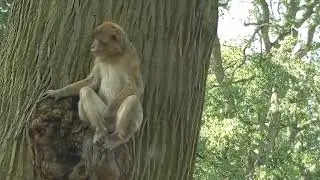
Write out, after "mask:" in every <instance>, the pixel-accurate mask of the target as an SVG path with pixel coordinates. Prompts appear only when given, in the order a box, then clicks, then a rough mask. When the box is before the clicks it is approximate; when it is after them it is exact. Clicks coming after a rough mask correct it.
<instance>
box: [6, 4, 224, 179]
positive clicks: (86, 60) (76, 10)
mask: <svg viewBox="0 0 320 180" xmlns="http://www.w3.org/2000/svg"><path fill="white" fill-rule="evenodd" d="M217 2H218V0H215V1H208V0H162V1H156V0H130V1H123V0H106V1H89V0H84V1H80V0H69V1H59V0H50V1H46V0H38V1H35V0H23V1H19V2H17V3H16V4H14V5H13V10H12V15H11V18H10V20H9V22H10V25H9V33H8V34H7V38H6V41H5V42H4V43H3V46H2V49H1V54H0V55H1V59H0V77H1V78H0V126H1V127H2V129H1V130H0V179H14V180H18V179H65V178H66V177H67V175H68V174H69V173H70V172H71V170H72V168H73V166H74V165H75V164H76V163H77V162H78V161H79V158H80V157H79V153H81V148H83V141H84V140H85V139H86V138H87V135H88V134H89V136H90V130H88V128H86V127H85V126H83V125H81V124H80V122H79V120H78V117H77V109H76V103H77V97H75V98H67V99H65V100H62V101H58V102H54V101H53V100H49V99H45V100H41V94H42V93H43V92H44V91H45V90H47V89H48V88H60V87H62V86H65V85H66V84H69V83H71V82H73V81H76V80H79V79H81V78H83V77H85V75H87V73H88V72H89V70H90V64H91V56H90V52H89V48H90V43H91V32H92V30H93V28H94V27H96V26H97V25H98V24H99V23H101V22H102V20H105V19H108V20H112V21H114V22H116V23H118V24H120V25H121V26H122V27H123V28H124V29H125V30H126V31H127V33H128V34H129V38H130V39H131V41H132V42H133V44H134V45H135V46H136V48H137V50H138V52H139V55H140V56H141V58H142V62H143V63H142V72H143V76H144V82H145V86H146V88H145V95H144V102H143V104H144V122H143V125H142V128H141V130H140V131H139V132H138V133H137V134H136V136H135V138H134V139H133V140H132V141H130V142H129V143H128V144H127V145H124V146H122V147H120V148H119V149H116V150H115V151H116V152H115V156H116V162H117V164H118V166H119V167H120V173H121V177H122V179H129V176H132V177H131V178H132V179H139V180H143V179H145V180H151V179H152V180H157V179H159V180H162V179H173V180H177V179H191V178H192V165H193V159H194V154H195V147H196V142H197V136H198V132H199V124H200V117H201V112H202V106H203V98H204V86H205V80H206V74H207V69H208V63H209V57H210V56H209V55H210V52H211V49H212V45H213V40H214V39H215V36H216V28H217V27H216V26H217ZM48 142H50V143H49V144H48ZM127 155H129V156H127Z"/></svg>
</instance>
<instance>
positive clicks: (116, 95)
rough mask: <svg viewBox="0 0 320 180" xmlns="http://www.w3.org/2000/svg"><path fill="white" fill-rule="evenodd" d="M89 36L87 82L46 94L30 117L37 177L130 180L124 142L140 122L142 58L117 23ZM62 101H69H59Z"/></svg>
mask: <svg viewBox="0 0 320 180" xmlns="http://www.w3.org/2000/svg"><path fill="white" fill-rule="evenodd" d="M93 37H94V41H93V44H92V47H91V52H92V54H93V57H94V67H93V69H92V71H91V73H90V74H89V75H88V77H87V78H85V79H83V80H81V81H78V82H75V83H73V84H70V85H68V86H66V87H63V88H61V89H57V90H48V91H47V92H46V93H45V95H46V96H45V99H44V100H43V101H41V102H39V103H38V104H37V107H36V108H35V110H34V112H33V116H32V117H33V118H31V119H32V120H31V124H30V127H29V137H30V142H31V145H32V149H33V151H34V155H35V166H36V170H37V171H38V172H36V174H38V175H39V176H40V177H41V178H44V179H68V178H69V179H74V180H79V179H101V180H102V179H110V180H111V179H114V180H118V179H126V177H127V176H129V174H128V172H129V171H128V170H129V164H130V163H129V161H130V159H129V157H130V156H129V152H128V148H127V147H126V146H127V145H125V143H126V142H128V140H129V139H130V138H131V137H132V136H133V135H134V133H135V132H137V130H138V129H139V128H140V126H141V123H142V120H143V110H142V105H141V98H142V95H143V89H144V86H143V82H142V77H141V73H140V68H139V66H140V59H139V57H138V54H137V52H136V49H135V48H134V46H133V45H132V43H131V42H130V41H129V39H128V37H127V35H126V33H125V31H124V30H123V29H122V28H121V27H120V26H119V25H117V24H115V23H112V22H108V21H106V22H104V23H102V24H101V25H100V26H98V27H97V28H96V29H95V31H94V34H93ZM73 96H75V97H73ZM76 96H79V101H78V99H77V98H76ZM46 97H48V98H46ZM50 97H52V98H54V99H55V100H51V99H50ZM66 97H72V98H71V100H69V99H66V100H61V101H57V100H59V99H62V98H66ZM77 104H78V105H77ZM77 112H79V113H77ZM79 119H80V120H82V121H79Z"/></svg>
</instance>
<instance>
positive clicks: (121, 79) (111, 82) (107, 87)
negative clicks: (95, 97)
mask: <svg viewBox="0 0 320 180" xmlns="http://www.w3.org/2000/svg"><path fill="white" fill-rule="evenodd" d="M101 77H102V79H101V85H100V89H99V95H100V97H101V98H102V99H103V100H104V101H105V102H106V103H109V102H110V101H112V99H114V98H115V97H116V95H117V93H118V92H119V91H120V90H121V89H122V88H123V86H124V84H125V83H126V80H127V78H126V76H125V75H124V74H122V73H119V72H117V71H112V70H110V71H108V72H106V73H104V74H102V76H101Z"/></svg>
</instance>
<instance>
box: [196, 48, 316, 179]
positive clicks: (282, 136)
mask: <svg viewBox="0 0 320 180" xmlns="http://www.w3.org/2000/svg"><path fill="white" fill-rule="evenodd" d="M222 53H223V62H224V64H225V67H227V68H226V76H227V80H226V81H225V83H223V84H221V85H218V84H215V82H216V81H215V77H214V76H213V75H209V77H208V82H207V91H206V101H205V109H204V112H203V125H202V129H201V133H200V139H199V147H198V157H197V159H196V170H195V175H194V176H195V179H223V178H226V177H228V178H229V179H244V178H248V176H250V174H253V175H252V176H253V177H254V178H255V179H279V178H280V179H283V178H287V179H297V177H306V178H308V179H310V178H311V179H316V177H320V171H319V167H320V163H319V159H320V129H319V125H320V123H319V109H320V107H319V106H320V101H319V100H320V99H319V97H320V96H319V93H320V92H319V88H320V81H319V80H320V76H319V74H318V73H316V72H317V71H319V65H320V64H319V62H308V63H307V62H304V61H301V60H300V59H295V58H292V57H291V54H290V53H285V52H283V49H279V50H277V51H274V52H273V54H272V56H271V55H268V54H253V55H251V56H250V57H249V58H248V59H247V61H246V62H245V63H243V62H242V56H241V50H240V49H239V48H235V47H225V48H224V49H223V52H222ZM240 65H241V66H240ZM250 77H253V78H250ZM273 89H274V91H275V93H276V94H277V97H278V99H277V101H278V104H279V109H278V110H277V111H278V112H279V116H276V115H273V118H270V117H269V116H270V114H271V113H270V111H271V110H270V107H271V106H272V103H271V102H270V99H271V95H272V90H273Z"/></svg>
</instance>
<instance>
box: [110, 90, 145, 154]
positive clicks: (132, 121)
mask: <svg viewBox="0 0 320 180" xmlns="http://www.w3.org/2000/svg"><path fill="white" fill-rule="evenodd" d="M142 119H143V110H142V105H141V103H140V101H139V99H138V97H137V96H136V95H131V96H129V97H127V98H126V99H125V100H124V101H123V102H122V104H121V105H120V108H119V110H118V112H117V117H116V131H115V132H114V133H112V134H111V135H109V136H107V137H106V139H105V141H104V147H105V148H107V149H110V150H111V149H113V148H115V147H117V146H118V145H120V144H123V143H125V142H127V141H128V140H129V139H130V138H131V137H132V136H133V135H134V133H135V132H136V131H137V130H138V129H139V128H140V126H141V123H142Z"/></svg>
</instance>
